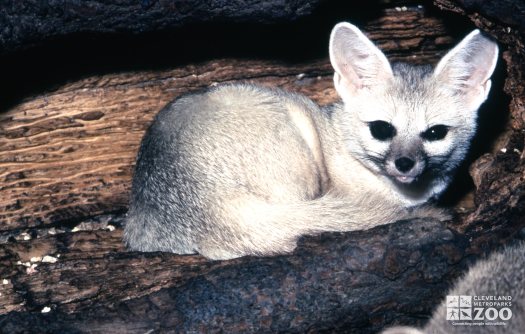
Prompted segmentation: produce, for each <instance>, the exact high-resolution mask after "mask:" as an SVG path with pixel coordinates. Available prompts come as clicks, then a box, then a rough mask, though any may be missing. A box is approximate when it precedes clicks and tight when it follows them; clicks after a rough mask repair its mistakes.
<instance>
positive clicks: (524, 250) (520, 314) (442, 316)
mask: <svg viewBox="0 0 525 334" xmlns="http://www.w3.org/2000/svg"><path fill="white" fill-rule="evenodd" d="M524 283H525V242H520V243H518V244H517V245H514V246H511V247H507V248H505V249H504V250H502V251H499V252H496V253H494V254H491V255H490V256H489V258H487V259H485V260H481V261H479V262H477V263H476V264H475V265H474V266H473V267H472V268H470V270H469V271H468V272H467V274H466V275H465V276H464V277H463V278H461V279H460V280H459V281H458V282H457V283H456V284H455V286H454V287H453V288H452V289H451V290H450V291H449V292H448V295H454V296H459V295H467V296H469V295H470V296H511V297H512V305H511V306H510V307H509V308H510V309H511V311H512V317H511V318H510V320H508V321H505V322H506V325H505V326H489V325H485V326H453V325H452V324H451V321H448V320H446V312H447V307H446V303H445V302H443V303H441V304H440V305H439V307H438V308H437V309H436V311H434V313H433V315H432V318H431V319H430V321H429V322H428V323H427V325H426V326H425V327H424V328H423V329H421V330H420V329H416V328H413V327H394V328H390V329H388V330H386V331H384V332H383V334H438V333H439V334H455V333H457V334H460V333H461V334H463V333H465V334H470V333H472V334H477V333H482V334H484V333H486V334H491V333H494V334H496V333H513V334H514V333H515V334H519V333H523V331H524V329H525V284H524Z"/></svg>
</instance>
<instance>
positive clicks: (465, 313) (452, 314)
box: [446, 296, 512, 321]
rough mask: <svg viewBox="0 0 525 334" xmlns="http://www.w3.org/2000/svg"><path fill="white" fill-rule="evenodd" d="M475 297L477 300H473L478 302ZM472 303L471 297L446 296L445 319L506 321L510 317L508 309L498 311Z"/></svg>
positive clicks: (510, 311)
mask: <svg viewBox="0 0 525 334" xmlns="http://www.w3.org/2000/svg"><path fill="white" fill-rule="evenodd" d="M476 297H478V298H475V300H476V299H477V300H479V296H476ZM472 302H473V298H472V296H447V304H446V305H447V315H446V319H447V320H451V321H458V320H459V321H462V320H471V321H485V320H487V321H501V320H503V321H507V320H510V318H511V317H512V310H511V309H510V308H509V307H502V308H499V309H498V308H496V307H486V306H484V305H483V304H481V303H476V302H475V303H474V305H473V304H472ZM482 305H483V306H482ZM478 306H480V307H478ZM496 306H497V304H496Z"/></svg>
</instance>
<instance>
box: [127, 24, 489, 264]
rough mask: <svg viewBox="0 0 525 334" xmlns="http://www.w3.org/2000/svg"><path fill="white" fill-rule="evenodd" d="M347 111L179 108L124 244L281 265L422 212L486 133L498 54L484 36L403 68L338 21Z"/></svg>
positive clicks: (167, 112) (231, 99)
mask: <svg viewBox="0 0 525 334" xmlns="http://www.w3.org/2000/svg"><path fill="white" fill-rule="evenodd" d="M329 50H330V60H331V62H332V65H333V67H334V69H335V74H334V84H335V88H336V90H337V92H338V94H339V95H340V97H341V102H339V103H336V104H334V105H332V106H329V107H327V108H323V109H321V108H319V106H317V105H316V104H315V103H313V102H312V101H311V100H309V99H308V98H306V97H304V96H301V95H298V94H293V93H289V92H285V91H283V90H279V89H270V88H263V87H259V86H255V85H250V84H235V85H220V86H218V87H214V88H211V89H209V90H207V91H204V92H199V93H194V94H190V95H186V96H183V97H180V98H178V99H177V100H175V101H174V102H172V103H170V104H169V105H168V106H166V107H165V108H164V109H163V110H162V111H161V112H160V113H159V114H158V115H157V116H156V118H155V120H154V122H153V123H152V125H151V127H150V128H149V130H148V131H147V132H146V134H145V136H144V139H143V141H142V144H141V147H140V150H139V154H138V158H137V165H136V168H135V174H134V178H133V185H132V195H131V201H130V209H129V212H128V217H127V221H126V226H125V234H124V238H125V241H126V243H127V245H128V247H129V248H131V249H134V250H141V251H169V252H175V253H179V254H189V253H196V252H197V253H200V254H202V255H204V256H207V257H209V258H213V259H226V258H233V257H238V256H243V255H250V254H251V255H271V254H280V253H285V252H289V251H291V250H293V249H294V247H295V242H296V240H297V238H298V237H299V236H301V235H304V234H315V233H320V232H324V231H351V230H357V229H366V228H371V227H373V226H377V225H380V224H386V223H391V222H393V221H396V220H399V219H406V218H409V217H413V216H418V215H423V216H425V215H428V216H431V217H436V218H441V216H440V214H439V212H440V211H439V210H432V209H420V207H421V206H422V205H424V204H425V203H427V202H428V201H429V200H431V199H432V198H435V197H437V196H438V195H439V194H440V193H441V192H442V191H443V190H444V189H445V188H446V186H447V184H448V183H449V181H450V178H451V177H452V175H453V171H454V170H455V168H456V167H457V165H458V164H459V163H460V162H461V161H462V159H463V158H464V156H465V154H466V152H467V150H468V147H469V145H470V141H471V138H472V136H473V135H474V133H475V129H476V117H477V116H476V115H477V109H478V108H479V106H480V105H481V103H482V102H483V101H484V100H485V99H486V97H487V94H488V91H489V89H490V79H489V78H490V75H491V74H492V71H493V70H494V66H495V63H496V59H497V53H498V50H497V46H496V44H495V43H493V42H492V41H491V40H489V39H488V38H486V37H484V36H483V35H481V34H480V32H479V31H477V30H476V31H473V32H472V33H471V34H469V35H468V36H467V37H466V38H465V39H464V40H463V41H462V42H461V43H459V44H458V46H456V47H455V48H454V49H453V50H451V51H450V52H449V53H448V54H447V55H446V56H445V57H444V58H443V59H442V60H441V61H440V62H439V64H438V65H437V66H436V68H435V69H432V68H431V67H414V66H409V65H404V64H395V65H394V66H391V65H390V64H389V62H388V61H387V59H386V57H385V56H384V55H383V54H382V53H381V51H379V49H377V48H376V47H375V46H374V45H373V44H372V42H370V40H369V39H368V38H366V37H365V35H364V34H363V33H362V32H361V31H359V30H358V29H357V28H356V27H355V26H353V25H351V24H349V23H340V24H338V25H336V27H335V28H334V30H333V31H332V35H331V38H330V46H329Z"/></svg>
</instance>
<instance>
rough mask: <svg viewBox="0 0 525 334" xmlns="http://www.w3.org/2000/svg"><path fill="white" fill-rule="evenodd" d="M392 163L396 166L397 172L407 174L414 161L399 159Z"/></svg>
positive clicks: (404, 158)
mask: <svg viewBox="0 0 525 334" xmlns="http://www.w3.org/2000/svg"><path fill="white" fill-rule="evenodd" d="M394 163H395V164H396V168H397V170H398V171H400V172H401V173H407V172H408V171H410V170H411V169H412V167H414V165H415V164H416V162H415V161H414V160H412V159H410V158H407V157H402V158H399V159H397V160H396V161H395V162H394Z"/></svg>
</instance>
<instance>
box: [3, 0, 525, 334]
mask: <svg viewBox="0 0 525 334" xmlns="http://www.w3.org/2000/svg"><path fill="white" fill-rule="evenodd" d="M79 3H83V2H79ZM90 3H92V4H93V6H98V5H97V4H98V2H96V1H95V2H90ZM168 3H169V2H167V1H160V0H159V1H143V2H142V3H141V4H140V7H133V8H140V10H146V9H147V10H151V8H158V6H167V4H168ZM173 3H174V2H173ZM225 3H227V2H225ZM277 3H279V2H277ZM295 3H296V5H297V6H303V7H301V8H311V9H312V11H311V12H310V10H304V11H302V12H300V11H299V12H297V11H296V12H295V13H299V14H301V15H304V16H305V18H304V21H301V20H299V21H293V22H292V23H289V24H285V25H281V24H282V23H279V24H280V25H279V29H276V30H272V29H271V28H268V29H269V30H270V32H268V33H266V32H261V30H260V28H259V27H253V26H246V25H241V26H239V27H242V28H245V29H247V31H246V36H248V37H246V39H241V41H240V44H243V42H246V43H244V46H246V47H252V48H255V50H256V51H257V52H258V51H261V50H262V49H265V48H271V46H272V45H274V44H275V45H279V46H280V47H281V48H282V47H284V45H286V43H287V41H288V40H289V39H290V37H292V38H293V36H295V38H296V40H295V42H294V41H290V42H289V43H291V45H292V47H293V52H296V53H301V52H302V51H303V50H305V49H304V48H305V47H304V46H302V45H301V44H302V43H303V42H305V40H308V39H311V38H312V37H311V36H316V38H319V39H320V40H321V42H322V43H321V44H322V48H324V49H326V45H327V37H328V32H329V29H330V28H331V26H332V25H333V24H334V23H335V22H337V20H340V19H341V14H340V13H339V12H340V11H341V10H342V8H344V9H346V7H345V6H344V5H342V4H339V3H336V4H334V5H332V6H333V7H330V10H328V9H326V8H324V9H323V7H322V6H320V7H317V6H318V5H317V2H315V1H313V2H309V4H307V3H308V2H306V1H304V2H295ZM434 3H435V4H436V5H437V7H431V5H430V4H429V3H428V2H425V3H423V5H424V6H418V5H419V3H418V2H414V1H406V2H403V1H395V2H394V4H393V5H392V4H391V3H389V2H381V1H378V2H374V5H373V6H371V7H370V8H368V7H367V8H366V10H362V11H357V12H356V10H355V8H354V10H353V12H352V14H351V15H353V17H352V16H351V15H350V17H349V18H348V20H350V21H353V22H356V21H357V22H360V23H362V24H361V27H363V29H364V31H366V32H367V33H368V35H369V36H370V37H371V38H372V39H373V40H374V41H376V42H377V43H378V45H379V46H380V47H381V48H382V49H383V50H385V52H386V53H387V55H388V56H389V58H390V59H392V60H395V61H410V62H415V63H428V62H429V63H435V62H436V60H437V59H439V57H440V56H441V55H442V54H443V52H444V50H446V49H448V48H450V47H451V45H452V44H453V43H454V42H455V41H457V40H458V38H459V37H461V36H462V35H463V33H464V32H466V31H468V29H470V28H472V27H473V26H469V22H468V19H466V18H465V17H468V18H469V19H470V20H472V22H473V23H474V24H475V25H476V26H478V27H479V28H481V29H483V30H484V31H486V32H487V33H489V34H491V35H492V36H493V37H494V38H496V39H497V40H498V42H499V43H500V46H501V47H502V50H503V51H504V52H503V57H502V58H503V60H504V64H501V65H504V66H503V67H504V70H505V73H504V75H503V76H504V86H503V87H502V84H500V86H499V88H498V85H497V82H496V83H495V85H494V89H495V90H498V89H499V91H500V94H498V93H497V92H496V93H493V94H492V97H494V99H495V100H497V101H495V102H494V101H492V102H491V103H489V104H488V106H486V107H485V111H482V112H483V113H486V114H488V115H489V116H487V119H485V121H488V122H489V124H491V125H494V124H496V123H497V124H499V123H501V122H503V123H504V124H503V125H501V126H500V129H499V131H498V132H497V133H491V135H490V136H488V137H490V140H491V142H489V143H485V144H484V145H482V146H481V148H478V149H477V150H474V153H473V154H472V155H471V158H470V160H469V161H468V163H467V164H466V166H465V170H466V169H467V167H468V168H469V169H470V175H472V180H473V181H472V183H473V188H472V189H471V191H470V192H468V191H466V190H464V189H463V190H457V188H455V187H456V186H458V185H457V184H454V185H452V189H451V193H452V195H451V197H452V198H455V200H456V201H455V202H454V204H455V206H454V208H455V209H456V211H457V212H458V214H457V216H456V217H455V218H454V219H453V221H450V222H446V223H443V222H438V221H434V220H429V219H423V218H421V219H415V220H412V221H404V222H398V223H395V224H391V225H387V226H380V227H377V228H374V229H371V230H367V231H357V232H351V233H326V234H323V235H320V236H313V237H312V236H309V237H304V238H302V239H301V240H300V242H299V246H298V248H297V249H296V250H295V251H294V253H293V254H290V255H283V256H276V257H268V258H255V257H245V258H240V259H235V260H230V261H214V262H212V261H207V260H205V259H204V258H202V257H199V256H178V255H174V254H166V253H138V252H127V251H126V250H125V249H124V247H123V245H122V243H121V235H122V221H123V215H124V212H125V210H126V207H127V197H128V194H129V189H130V180H131V173H132V169H133V163H134V157H135V154H136V150H137V148H138V144H139V142H140V139H141V136H142V134H143V132H144V130H145V129H146V128H147V126H148V125H149V123H150V122H151V120H152V117H153V116H154V115H155V114H156V113H157V112H158V111H159V110H160V109H161V108H162V107H163V105H164V104H166V103H167V102H168V101H170V100H171V99H173V98H176V97H177V96H180V95H181V94H184V93H186V92H189V91H192V90H194V89H199V88H202V87H207V86H210V85H214V84H217V83H221V82H230V81H238V80H249V81H254V82H258V83H261V84H264V85H271V86H280V87H283V88H285V89H289V90H293V91H298V92H301V93H304V94H306V95H307V96H309V97H311V98H312V99H314V100H315V101H316V102H318V103H320V104H328V103H331V102H333V101H334V100H335V99H336V98H337V97H336V94H335V92H334V90H333V87H332V83H331V81H332V78H331V76H332V70H331V67H330V65H329V62H328V60H327V58H326V55H325V53H322V52H320V51H314V52H310V53H306V54H305V55H304V56H300V57H296V56H292V57H290V56H289V55H285V54H284V53H280V51H279V50H277V51H272V52H269V53H262V54H263V55H264V56H263V57H257V56H256V55H257V54H258V53H257V52H256V53H255V56H254V55H253V54H249V57H247V54H246V53H243V52H241V51H240V49H242V45H241V46H238V48H239V49H235V47H234V50H233V51H231V53H229V54H221V53H220V52H219V56H221V57H216V56H217V53H215V51H214V50H213V49H214V48H215V47H216V45H217V44H221V43H222V42H224V43H226V44H227V45H229V46H234V44H235V45H236V44H237V42H236V43H233V44H228V41H227V40H223V39H220V40H219V42H217V41H215V42H217V44H214V43H212V41H211V40H209V39H208V40H204V44H206V43H208V42H209V43H211V44H210V45H209V49H207V48H206V46H202V45H201V46H200V47H198V48H197V49H198V50H197V51H192V52H190V55H194V53H193V52H203V51H207V52H208V53H206V54H207V55H210V56H209V57H210V58H209V59H206V55H205V56H200V57H197V59H199V61H191V59H190V60H188V58H191V57H189V56H188V55H185V56H181V57H178V58H177V57H175V59H174V61H173V65H167V64H169V61H168V60H167V58H169V57H170V56H175V55H176V54H177V52H178V51H177V50H175V51H173V50H171V49H167V48H165V46H164V44H165V41H164V38H165V37H166V36H165V35H161V38H160V39H159V40H160V41H161V42H160V44H155V43H153V44H151V43H150V42H147V43H146V42H145V40H143V39H140V38H139V39H130V40H129V41H128V42H129V43H135V42H137V43H142V44H140V45H139V46H143V45H146V46H147V47H149V48H150V49H151V50H153V51H152V54H147V53H140V54H139V56H140V57H142V56H144V57H145V60H144V59H141V60H140V61H139V60H137V61H136V63H133V64H131V65H130V64H128V63H126V64H125V65H121V64H119V63H118V61H115V60H111V56H109V58H110V59H109V60H108V61H109V63H110V64H111V67H110V68H111V70H107V68H106V67H103V68H97V70H96V71H94V72H97V73H95V74H92V73H91V71H87V72H83V71H82V70H80V71H73V72H70V71H69V69H70V68H69V67H68V70H67V71H65V73H62V74H60V75H59V77H60V78H58V79H56V80H55V79H51V80H48V79H44V80H42V81H40V82H38V83H35V84H34V87H32V88H30V89H26V88H25V85H26V83H27V82H29V81H27V80H25V79H27V78H26V77H24V76H23V75H22V79H20V78H18V77H17V76H16V73H19V70H20V71H23V68H24V66H25V65H26V62H27V60H28V59H29V60H35V62H36V63H37V64H38V60H37V58H38V57H36V56H35V57H34V58H32V56H31V55H30V53H29V52H28V51H17V50H18V49H20V48H22V47H21V46H20V45H26V44H27V45H32V44H34V40H31V38H29V37H28V38H29V39H27V40H24V39H22V38H20V39H18V42H16V43H14V44H11V45H12V49H9V48H6V50H7V51H6V52H8V53H9V52H11V53H10V54H7V55H4V56H3V57H4V58H3V59H4V60H8V61H9V62H10V63H9V66H10V67H12V68H11V69H9V71H8V72H7V73H8V74H7V78H13V84H12V87H11V88H7V89H8V91H14V90H17V93H16V96H15V97H14V98H11V99H10V100H9V101H8V102H4V103H3V104H2V108H3V109H2V112H1V113H0V222H1V224H0V297H1V298H0V314H1V315H0V332H6V333H17V332H20V333H21V332H24V333H27V332H30V333H31V332H34V333H38V332H42V331H43V330H45V331H46V332H55V333H69V332H71V333H78V332H86V333H122V332H129V333H135V332H136V333H144V332H159V333H162V332H216V331H225V332H255V331H258V332H276V331H285V332H318V331H333V332H356V333H373V332H377V331H378V330H380V329H382V328H384V327H386V326H388V325H392V324H404V325H408V324H410V325H421V324H423V323H424V321H425V319H427V318H428V317H429V316H430V313H431V311H432V309H433V308H434V307H435V306H436V305H437V304H438V303H439V301H440V298H442V297H443V296H444V294H445V293H446V289H447V288H448V286H449V285H450V283H451V281H453V280H454V279H455V278H457V277H458V276H459V275H460V274H461V273H462V272H463V271H464V270H465V268H466V267H467V266H468V265H469V264H470V263H471V262H472V261H474V260H475V259H476V258H478V257H480V256H483V255H484V254H486V253H488V252H490V251H491V250H494V249H495V248H497V247H499V246H501V245H504V244H507V243H509V242H512V241H513V240H515V239H516V238H525V235H524V233H523V228H524V227H525V220H524V219H523V217H524V213H525V212H524V211H525V200H524V199H525V183H523V181H522V180H523V176H524V172H525V167H524V164H523V157H524V153H523V152H524V135H523V131H522V130H523V125H524V124H523V122H524V117H523V115H524V113H523V111H524V110H523V108H524V103H523V101H524V100H523V99H524V97H525V92H524V91H523V87H522V85H521V82H524V81H523V73H524V68H525V60H524V58H523V57H524V54H523V48H522V47H521V48H520V46H523V36H524V35H523V27H522V26H521V23H520V22H521V21H520V22H518V23H516V22H515V21H513V19H512V18H513V17H515V13H512V15H511V13H507V12H505V8H519V7H510V6H509V7H503V9H501V8H498V9H497V10H496V9H495V8H494V6H493V2H480V1H478V2H477V1H472V2H465V1H446V0H435V1H434ZM505 3H506V4H507V3H512V1H505ZM405 4H406V5H407V6H406V7H405ZM134 5H135V6H139V5H138V4H137V2H134ZM11 6H15V2H13V4H12V5H11ZM79 6H80V5H79ZM143 6H146V7H148V6H151V7H148V8H146V9H144V7H143ZM293 6H295V5H293ZM293 6H292V7H290V8H298V7H293ZM308 6H310V7H308ZM338 6H340V7H338ZM390 6H392V7H390ZM123 7H125V6H123ZM12 8H15V7H12ZM50 8H51V7H50ZM53 8H56V7H53ZM276 8H277V7H276ZM314 8H317V12H316V11H315V10H313V9H314ZM319 8H320V9H319ZM438 8H439V9H441V10H446V11H447V12H441V11H439V10H438ZM508 10H510V9H508ZM508 10H507V11H508ZM292 12H293V10H292ZM328 12H329V13H332V14H331V15H332V16H329V18H326V17H325V18H323V19H320V18H319V15H321V14H326V13H328ZM448 12H455V13H456V14H454V15H456V16H454V15H452V16H451V14H450V13H448ZM83 13H85V15H86V17H89V15H90V14H89V13H90V12H83ZM86 13H87V14H86ZM265 13H267V12H265ZM268 13H269V12H268ZM238 14H239V16H236V18H235V19H233V20H234V21H236V22H239V21H241V22H246V21H249V20H255V21H257V20H259V18H257V16H255V17H251V18H244V19H243V18H242V15H243V14H242V13H238ZM159 15H160V14H159ZM193 15H198V14H193ZM316 15H317V16H316ZM292 16H293V15H292ZM0 17H1V15H0ZM96 17H98V16H96V15H94V16H93V19H94V20H96ZM195 17H196V16H195ZM225 17H226V18H228V19H231V16H225ZM269 17H271V15H270V16H269ZM296 19H297V17H287V18H282V17H281V18H279V17H278V18H276V19H275V20H274V19H268V23H270V22H281V21H282V20H296ZM345 19H346V18H345ZM159 20H160V19H159ZM190 21H191V20H190ZM38 22H39V21H35V25H38ZM159 22H160V21H159ZM316 22H319V24H318V25H317V26H314V27H312V25H313V24H314V23H316ZM27 24H30V23H27ZM173 24H175V23H173ZM177 24H178V23H177ZM184 24H186V22H182V23H180V25H181V26H182V25H184ZM214 24H216V25H210V26H206V27H205V28H204V29H203V28H200V29H201V30H199V29H197V30H198V31H200V32H202V31H207V29H209V28H210V27H211V28H213V30H215V31H216V32H215V33H214V34H212V37H211V39H214V38H218V36H220V34H219V33H217V31H221V29H223V30H222V31H223V32H224V31H226V32H229V33H231V32H232V31H233V30H235V29H232V28H231V27H226V28H225V27H224V26H222V25H221V24H222V23H221V24H218V23H214ZM115 25H116V23H111V24H109V26H110V28H107V29H116V30H118V29H122V27H121V26H115ZM509 28H510V30H509ZM35 29H36V28H35ZM94 29H95V28H94ZM148 29H150V30H151V31H153V30H155V29H156V27H154V26H151V27H150V28H148ZM181 29H182V28H181ZM319 29H321V30H322V29H324V31H321V32H315V31H316V30H319ZM29 30H31V29H28V31H29ZM36 30H38V29H36ZM78 31H82V30H78ZM78 31H74V32H78ZM111 31H113V30H111ZM71 32H73V31H64V32H62V33H61V34H64V36H66V35H67V34H69V33H71ZM101 32H102V31H101ZM127 32H133V33H139V32H140V31H132V30H129V31H127ZM187 32H188V31H187V30H184V34H186V33H187ZM196 33H197V34H199V32H196ZM42 34H43V35H39V36H44V35H46V34H49V35H46V37H54V36H55V37H56V35H55V33H48V32H44V33H42ZM184 34H182V33H179V34H178V33H177V31H175V32H174V35H170V37H173V36H177V37H178V38H180V43H181V44H180V45H183V46H186V45H192V46H194V45H196V44H199V43H195V41H192V42H191V43H190V41H189V40H191V39H192V38H188V40H186V39H184V38H185V37H184ZM254 34H255V35H256V36H258V37H261V36H264V37H267V38H268V40H265V39H264V38H263V39H261V38H259V40H257V43H253V41H252V42H250V41H251V39H252V38H253V36H254ZM148 36H151V35H148ZM199 36H201V37H202V35H199ZM305 36H306V37H305ZM322 36H324V37H322ZM39 38H40V37H39ZM279 38H282V40H279ZM323 38H324V39H323ZM110 41H111V39H110ZM63 42H64V43H66V44H68V43H69V44H68V45H75V46H78V45H79V44H77V43H76V42H71V41H67V40H66V41H63ZM17 43H18V44H17ZM86 43H88V45H89V48H91V47H94V44H90V42H89V41H87V42H86ZM144 43H146V44H144ZM80 44H82V43H80ZM110 44H111V43H107V44H104V45H105V46H108V47H109V48H110V51H111V52H113V53H116V54H117V55H118V56H119V57H121V56H123V53H120V52H121V51H119V50H118V48H119V47H121V46H122V44H119V43H116V44H117V47H116V48H115V49H112V48H111V46H109V45H110ZM255 44H257V46H256V45H255ZM259 44H260V45H259ZM6 45H7V44H6ZM152 45H153V46H154V47H152ZM312 45H313V47H314V49H315V48H317V46H316V45H315V42H313V41H312V42H310V43H309V46H312ZM55 47H56V46H53V47H51V48H50V49H46V48H45V47H44V49H38V48H37V49H35V48H32V49H31V48H30V49H28V50H45V52H46V53H47V54H48V55H51V56H53V57H54V56H56V57H57V59H58V60H56V62H57V63H53V64H54V65H58V64H60V62H61V61H62V60H63V59H64V58H61V55H60V54H61V53H62V52H63V51H64V49H62V48H56V49H55ZM157 47H158V49H157ZM319 47H321V46H319ZM13 50H14V51H13ZM81 50H86V49H82V48H81ZM170 50H171V51H170ZM98 51H100V49H98ZM127 51H129V49H125V51H124V52H127ZM69 52H71V51H67V52H66V53H67V55H68V56H70V55H75V56H78V57H79V58H78V59H76V60H77V61H80V63H82V61H86V60H88V59H90V57H92V56H93V55H94V54H95V53H96V50H95V51H94V52H87V54H86V55H82V54H81V53H82V52H79V53H74V52H73V53H69ZM111 52H109V53H108V54H111ZM165 53H167V54H168V57H166V56H165ZM20 55H23V56H20ZM18 57H20V60H17V58H18ZM53 57H50V58H46V59H51V58H53ZM83 57H86V58H83ZM117 58H118V57H117ZM53 59H54V58H53ZM157 59H159V62H160V63H161V64H160V66H158V67H157V66H156V65H155V60H157ZM157 65H158V64H157ZM2 66H7V65H6V64H5V63H3V64H2ZM27 66H31V65H27ZM128 66H129V67H130V69H127V68H126V67H128ZM54 70H56V66H55V67H53V66H51V67H50V69H49V70H48V71H49V72H46V71H47V70H46V68H42V69H39V72H38V73H44V74H46V73H47V74H49V73H52V72H53V71H54ZM100 72H102V73H100ZM70 76H71V77H70ZM4 80H5V79H4ZM496 81H497V80H496ZM4 83H5V82H4ZM18 90H19V91H20V92H22V93H20V92H19V91H18ZM502 91H504V92H505V93H506V94H507V95H508V97H505V96H503V94H502V93H501V92H502ZM492 109H496V111H497V112H498V113H499V115H494V112H493V111H492ZM507 112H508V114H507ZM501 114H503V115H505V116H507V115H508V119H507V118H505V117H501ZM490 117H493V118H495V119H497V121H496V122H495V121H493V120H492V123H490V122H491V118H490ZM502 118H503V120H502ZM483 120H484V117H481V120H480V122H482V121H483ZM480 126H481V129H482V130H483V129H484V125H483V124H481V123H480ZM485 127H486V125H485ZM482 153H484V154H482ZM465 173H466V172H465ZM467 177H468V176H467V174H461V175H460V179H461V178H467ZM460 183H461V182H460ZM467 190H468V188H467ZM454 192H461V195H462V196H454V195H455V194H454ZM458 197H462V200H460V201H457V199H458Z"/></svg>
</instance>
